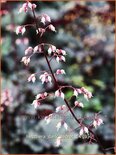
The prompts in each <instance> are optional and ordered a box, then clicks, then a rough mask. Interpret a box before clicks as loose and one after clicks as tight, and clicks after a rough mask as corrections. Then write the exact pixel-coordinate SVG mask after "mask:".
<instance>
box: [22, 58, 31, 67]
mask: <svg viewBox="0 0 116 155" xmlns="http://www.w3.org/2000/svg"><path fill="white" fill-rule="evenodd" d="M21 62H23V63H24V64H25V65H26V66H27V65H28V64H29V62H30V57H26V56H24V57H22V59H21Z"/></svg>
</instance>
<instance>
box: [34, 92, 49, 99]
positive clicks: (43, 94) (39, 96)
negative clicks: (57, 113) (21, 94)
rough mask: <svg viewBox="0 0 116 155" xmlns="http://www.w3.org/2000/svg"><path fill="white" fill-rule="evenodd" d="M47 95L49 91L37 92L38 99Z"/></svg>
mask: <svg viewBox="0 0 116 155" xmlns="http://www.w3.org/2000/svg"><path fill="white" fill-rule="evenodd" d="M47 95H48V93H47V92H44V93H42V94H37V96H36V99H43V98H45V97H46V96H47Z"/></svg>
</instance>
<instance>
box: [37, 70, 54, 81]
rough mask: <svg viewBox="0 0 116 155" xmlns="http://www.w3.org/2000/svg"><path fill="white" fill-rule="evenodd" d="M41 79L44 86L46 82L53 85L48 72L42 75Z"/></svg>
mask: <svg viewBox="0 0 116 155" xmlns="http://www.w3.org/2000/svg"><path fill="white" fill-rule="evenodd" d="M39 78H40V80H41V81H42V84H43V83H44V82H46V83H48V82H50V83H51V81H52V78H51V76H50V75H49V74H48V73H47V72H45V73H44V74H42V75H40V77H39Z"/></svg>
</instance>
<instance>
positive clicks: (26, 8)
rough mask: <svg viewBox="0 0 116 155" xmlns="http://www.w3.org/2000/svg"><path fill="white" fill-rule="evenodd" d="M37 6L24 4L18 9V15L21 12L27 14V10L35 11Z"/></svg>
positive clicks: (28, 3)
mask: <svg viewBox="0 0 116 155" xmlns="http://www.w3.org/2000/svg"><path fill="white" fill-rule="evenodd" d="M36 7H37V6H36V4H32V3H30V2H26V3H24V4H23V5H22V7H21V8H20V9H19V13H22V12H23V11H24V12H27V11H28V10H29V9H31V10H32V9H35V8H36Z"/></svg>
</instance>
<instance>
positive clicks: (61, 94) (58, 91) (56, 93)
mask: <svg viewBox="0 0 116 155" xmlns="http://www.w3.org/2000/svg"><path fill="white" fill-rule="evenodd" d="M55 96H56V97H61V98H63V99H64V93H63V92H62V91H61V90H59V89H58V90H57V91H56V92H55Z"/></svg>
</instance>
